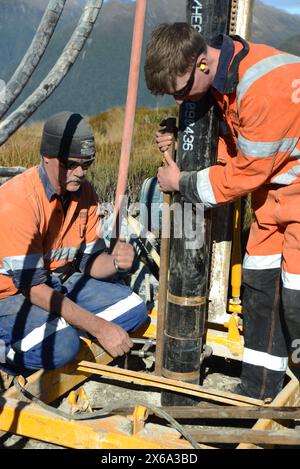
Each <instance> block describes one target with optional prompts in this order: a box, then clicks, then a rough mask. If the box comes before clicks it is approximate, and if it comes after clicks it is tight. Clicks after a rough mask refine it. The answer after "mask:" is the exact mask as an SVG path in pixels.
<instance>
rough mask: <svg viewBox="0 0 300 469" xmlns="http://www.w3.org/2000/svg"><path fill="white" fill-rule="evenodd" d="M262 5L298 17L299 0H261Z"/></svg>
mask: <svg viewBox="0 0 300 469" xmlns="http://www.w3.org/2000/svg"><path fill="white" fill-rule="evenodd" d="M262 1H263V3H266V4H267V5H271V6H273V7H276V8H281V9H282V10H285V11H287V12H288V13H294V14H298V15H300V0H262Z"/></svg>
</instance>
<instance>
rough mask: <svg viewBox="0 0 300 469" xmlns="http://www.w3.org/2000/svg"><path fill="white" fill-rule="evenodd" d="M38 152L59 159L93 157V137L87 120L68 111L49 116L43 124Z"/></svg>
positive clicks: (94, 150)
mask: <svg viewBox="0 0 300 469" xmlns="http://www.w3.org/2000/svg"><path fill="white" fill-rule="evenodd" d="M40 153H41V155H42V156H54V157H56V158H60V159H64V158H68V157H69V156H71V157H72V156H74V157H76V158H88V159H90V158H93V157H94V156H95V153H96V148H95V139H94V135H93V131H92V129H91V127H90V126H89V124H88V122H87V120H86V119H85V118H84V117H83V116H82V115H81V114H76V113H73V112H68V111H64V112H60V113H58V114H55V115H54V116H52V117H50V118H49V119H48V120H47V121H46V123H45V125H44V130H43V135H42V141H41V149H40Z"/></svg>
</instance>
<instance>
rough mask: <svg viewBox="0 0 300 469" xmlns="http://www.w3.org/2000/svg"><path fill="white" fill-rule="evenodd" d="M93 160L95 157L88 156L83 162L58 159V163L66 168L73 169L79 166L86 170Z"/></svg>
mask: <svg viewBox="0 0 300 469" xmlns="http://www.w3.org/2000/svg"><path fill="white" fill-rule="evenodd" d="M94 161H95V158H90V159H89V160H85V161H83V162H80V161H74V160H68V159H65V160H60V164H61V165H62V166H63V167H64V168H65V169H67V170H73V169H76V168H78V166H80V167H81V169H82V170H83V171H87V170H88V169H89V167H90V166H91V164H92V163H93V162H94Z"/></svg>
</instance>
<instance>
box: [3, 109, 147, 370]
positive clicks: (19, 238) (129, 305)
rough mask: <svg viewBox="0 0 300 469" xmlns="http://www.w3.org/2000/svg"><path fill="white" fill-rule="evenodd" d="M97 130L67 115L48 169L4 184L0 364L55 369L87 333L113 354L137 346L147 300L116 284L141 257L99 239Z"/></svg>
mask: <svg viewBox="0 0 300 469" xmlns="http://www.w3.org/2000/svg"><path fill="white" fill-rule="evenodd" d="M95 153H96V151H95V140H94V135H93V132H92V129H91V127H90V126H89V124H88V122H87V121H86V119H84V118H83V116H81V115H80V114H76V113H71V112H61V113H59V114H56V115H54V116H52V117H51V118H50V119H49V120H48V121H47V122H46V123H45V126H44V130H43V135H42V141H41V155H42V159H41V163H40V165H39V166H36V167H33V168H30V169H29V170H27V171H25V172H24V173H23V174H21V175H19V176H16V177H14V178H13V179H11V180H10V181H9V182H7V183H6V184H5V185H3V186H2V187H1V188H0V216H1V230H0V363H6V365H8V366H9V367H16V368H17V369H18V370H19V369H20V368H21V369H24V368H25V369H33V370H36V369H41V368H44V369H52V368H57V367H61V366H63V365H65V364H67V363H69V362H71V361H73V360H74V358H75V356H76V354H77V352H78V350H79V347H80V339H79V338H80V335H82V332H81V331H85V332H87V333H88V334H89V335H91V336H93V337H95V338H96V339H97V340H98V342H99V343H100V345H101V346H102V347H103V348H104V349H105V350H106V351H107V352H108V353H109V354H110V355H111V356H112V357H117V356H121V355H123V354H124V353H127V352H128V351H129V349H130V348H131V347H132V345H133V343H132V341H131V339H130V337H129V335H128V333H127V331H131V330H134V329H136V328H138V327H139V326H140V325H141V324H142V323H143V322H145V320H146V318H147V311H146V306H145V304H144V303H143V301H142V300H141V299H140V298H139V297H138V296H137V295H136V294H135V293H133V292H132V291H131V290H130V288H128V287H127V286H124V285H121V284H118V283H115V282H114V283H113V282H111V281H110V278H111V277H112V276H113V275H114V274H116V273H117V272H119V271H122V270H128V269H130V268H131V266H132V263H133V259H134V251H133V248H132V246H131V245H130V244H128V243H123V242H117V244H116V245H115V248H114V250H113V251H112V253H111V254H109V253H108V252H107V250H106V246H105V242H104V240H103V239H102V237H101V224H100V219H99V203H98V197H97V195H96V193H95V190H94V189H93V187H92V186H91V184H90V183H89V182H88V181H87V180H86V174H87V170H88V168H89V166H90V165H91V164H92V163H93V161H94V159H95Z"/></svg>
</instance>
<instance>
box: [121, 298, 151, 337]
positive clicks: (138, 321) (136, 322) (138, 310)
mask: <svg viewBox="0 0 300 469" xmlns="http://www.w3.org/2000/svg"><path fill="white" fill-rule="evenodd" d="M147 319H148V311H147V307H146V305H145V303H144V302H143V301H141V302H140V303H139V304H137V305H136V306H134V307H133V308H131V309H130V310H128V311H126V312H125V313H123V314H121V315H120V316H118V317H117V318H115V319H114V320H113V322H114V323H115V324H118V325H119V326H121V327H122V328H123V329H125V330H126V331H128V332H132V331H134V330H136V329H138V328H139V327H140V326H141V325H142V324H144V323H145V322H146V321H147Z"/></svg>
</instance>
